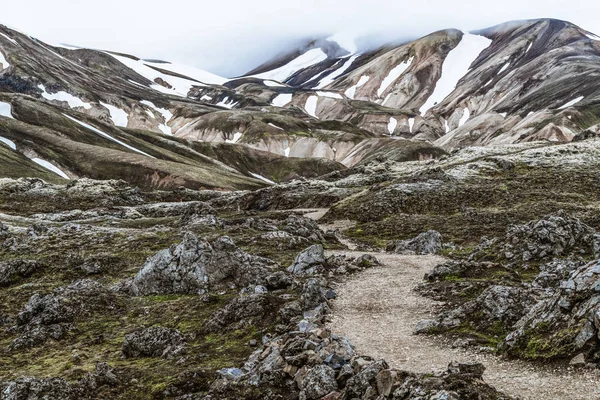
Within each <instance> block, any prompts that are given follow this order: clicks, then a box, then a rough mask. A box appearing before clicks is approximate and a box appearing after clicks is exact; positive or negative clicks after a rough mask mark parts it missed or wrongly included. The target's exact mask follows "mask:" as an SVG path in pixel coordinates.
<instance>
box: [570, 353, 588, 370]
mask: <svg viewBox="0 0 600 400" xmlns="http://www.w3.org/2000/svg"><path fill="white" fill-rule="evenodd" d="M569 365H572V366H574V367H584V366H585V365H586V361H585V354H583V353H580V354H577V355H576V356H575V357H573V358H572V359H571V361H569Z"/></svg>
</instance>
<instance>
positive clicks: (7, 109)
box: [0, 101, 14, 119]
mask: <svg viewBox="0 0 600 400" xmlns="http://www.w3.org/2000/svg"><path fill="white" fill-rule="evenodd" d="M0 116H2V117H6V118H11V119H14V117H13V116H12V106H11V105H10V103H5V102H4V101H0Z"/></svg>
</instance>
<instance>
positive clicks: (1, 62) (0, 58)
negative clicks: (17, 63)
mask: <svg viewBox="0 0 600 400" xmlns="http://www.w3.org/2000/svg"><path fill="white" fill-rule="evenodd" d="M0 66H1V69H0V71H4V70H5V69H7V68H8V67H10V63H9V62H8V61H6V58H5V57H4V54H2V52H1V51H0Z"/></svg>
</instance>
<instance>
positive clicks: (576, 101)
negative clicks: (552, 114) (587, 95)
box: [558, 96, 584, 110]
mask: <svg viewBox="0 0 600 400" xmlns="http://www.w3.org/2000/svg"><path fill="white" fill-rule="evenodd" d="M583 99H584V96H579V97H577V98H576V99H573V100H571V101H570V102H568V103H567V104H565V105H563V106H561V107H559V108H558V109H559V110H562V109H564V108H569V107H571V106H574V105H575V104H577V103H579V102H580V101H581V100H583Z"/></svg>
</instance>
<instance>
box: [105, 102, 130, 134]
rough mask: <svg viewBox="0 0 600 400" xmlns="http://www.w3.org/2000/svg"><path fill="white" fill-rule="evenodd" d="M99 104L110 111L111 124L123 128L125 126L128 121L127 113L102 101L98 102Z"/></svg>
mask: <svg viewBox="0 0 600 400" xmlns="http://www.w3.org/2000/svg"><path fill="white" fill-rule="evenodd" d="M100 104H101V105H102V107H104V108H106V109H107V110H108V112H109V113H110V119H112V122H113V124H115V126H122V127H124V128H127V123H128V122H129V114H127V113H126V112H125V111H123V110H121V109H120V108H118V107H115V106H113V105H110V104H107V103H103V102H100Z"/></svg>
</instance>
